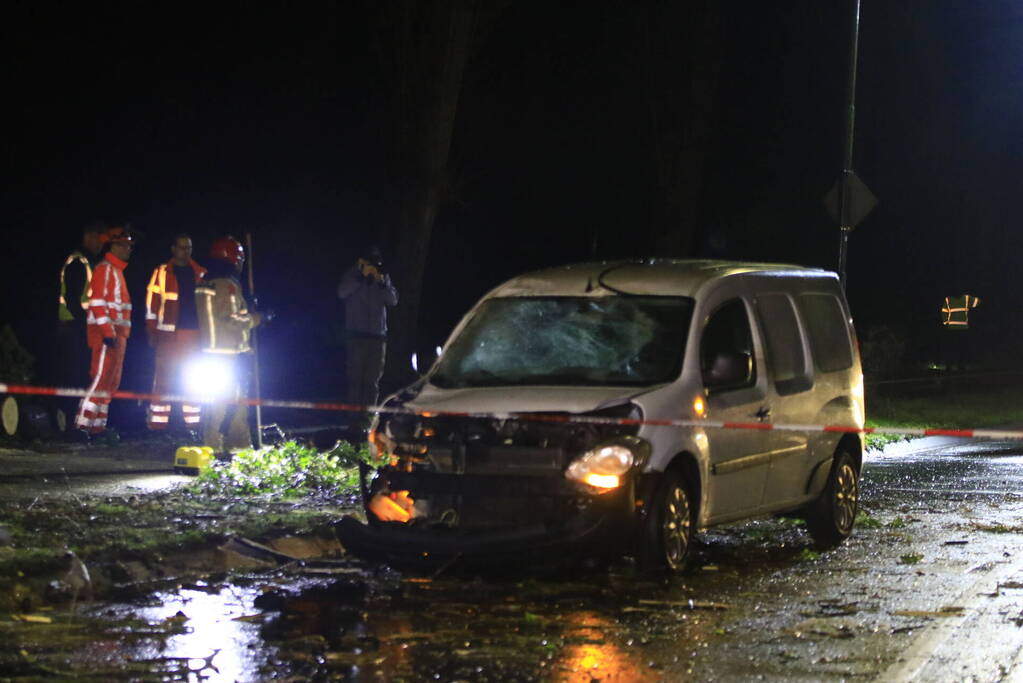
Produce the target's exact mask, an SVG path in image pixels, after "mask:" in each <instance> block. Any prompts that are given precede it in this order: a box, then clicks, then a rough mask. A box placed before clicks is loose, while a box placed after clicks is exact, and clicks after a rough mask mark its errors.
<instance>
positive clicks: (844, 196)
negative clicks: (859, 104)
mask: <svg viewBox="0 0 1023 683" xmlns="http://www.w3.org/2000/svg"><path fill="white" fill-rule="evenodd" d="M852 9H853V11H852V29H851V35H850V40H849V87H848V91H847V95H846V116H845V150H844V155H843V158H842V187H841V188H840V193H839V204H838V206H839V226H838V227H839V231H840V233H841V236H840V239H839V243H838V277H839V278H840V279H841V281H842V286H843V287H845V280H846V277H845V270H846V268H845V264H846V255H847V252H848V250H849V233H850V232H851V231H852V226H851V225H850V222H851V221H850V219H849V210H850V206H849V205H850V197H849V183H850V181H851V180H852V174H853V132H854V130H855V127H856V62H857V57H858V56H859V42H860V0H853V2H852Z"/></svg>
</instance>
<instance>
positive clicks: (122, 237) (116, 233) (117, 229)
mask: <svg viewBox="0 0 1023 683" xmlns="http://www.w3.org/2000/svg"><path fill="white" fill-rule="evenodd" d="M99 239H100V242H102V243H104V244H106V243H107V242H128V243H131V242H132V236H131V233H130V232H128V230H127V228H122V227H121V226H119V225H115V226H114V227H112V228H107V231H106V232H105V233H103V234H102V235H100V238H99Z"/></svg>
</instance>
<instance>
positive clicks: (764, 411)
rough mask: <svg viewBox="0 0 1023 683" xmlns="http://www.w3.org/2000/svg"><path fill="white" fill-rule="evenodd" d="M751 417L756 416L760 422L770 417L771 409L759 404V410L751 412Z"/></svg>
mask: <svg viewBox="0 0 1023 683" xmlns="http://www.w3.org/2000/svg"><path fill="white" fill-rule="evenodd" d="M753 417H755V418H757V419H758V420H760V421H761V422H763V421H765V420H767V419H768V418H770V417H771V409H770V407H768V406H760V410H758V411H757V412H755V413H753Z"/></svg>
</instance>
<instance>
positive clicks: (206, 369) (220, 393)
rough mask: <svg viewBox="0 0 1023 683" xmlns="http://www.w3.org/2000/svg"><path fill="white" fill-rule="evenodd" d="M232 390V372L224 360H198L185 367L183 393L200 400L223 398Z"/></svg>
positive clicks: (229, 365)
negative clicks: (197, 397) (200, 398)
mask: <svg viewBox="0 0 1023 683" xmlns="http://www.w3.org/2000/svg"><path fill="white" fill-rule="evenodd" d="M233 388H234V372H233V371H232V369H231V364H230V363H229V362H228V361H227V360H226V359H224V358H199V359H196V360H193V361H192V362H190V363H188V364H187V365H185V391H186V392H187V393H188V394H190V395H193V396H199V397H202V398H224V397H225V396H227V395H229V394H230V393H231V390H232V389H233Z"/></svg>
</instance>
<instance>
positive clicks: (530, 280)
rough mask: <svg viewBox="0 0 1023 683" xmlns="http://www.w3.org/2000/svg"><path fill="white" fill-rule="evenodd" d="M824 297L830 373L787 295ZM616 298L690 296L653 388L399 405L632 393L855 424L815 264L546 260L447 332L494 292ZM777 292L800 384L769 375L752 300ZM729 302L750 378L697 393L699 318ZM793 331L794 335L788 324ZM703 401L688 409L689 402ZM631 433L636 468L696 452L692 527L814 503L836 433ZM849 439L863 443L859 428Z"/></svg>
mask: <svg viewBox="0 0 1023 683" xmlns="http://www.w3.org/2000/svg"><path fill="white" fill-rule="evenodd" d="M807 294H819V295H829V296H833V297H835V298H836V299H837V300H838V301H839V303H840V305H841V311H842V315H843V317H844V320H845V327H846V329H845V330H844V332H843V334H844V335H846V337H847V340H848V343H849V345H850V347H851V354H852V363H851V365H850V366H849V367H847V368H843V369H840V370H838V371H833V372H822V371H820V369H819V368H816V367H815V365H814V364H815V359H814V357H813V352H812V349H811V348H810V344H809V342H808V341H807V340H808V335H807V334H806V330H805V329H803V326H804V321H803V317H802V312H801V310H800V309H799V305H798V297H799V296H801V295H807ZM622 295H626V296H628V295H643V296H672V297H690V298H692V299H693V300H694V302H695V307H694V310H693V314H692V321H691V324H690V326H689V331H688V338H687V339H686V340H679V342H680V343H683V341H684V343H685V354H684V361H683V365H682V367H683V370H682V372H681V374H680V376H679V377H678V378H676V379H675V380H674V381H671V382H669V383H667V384H661V385H658V386H654V387H639V388H637V387H571V386H522V387H520V386H511V387H494V388H487V387H480V388H458V389H441V388H439V387H436V386H434V385H431V384H430V383H429V378H430V375H429V374H427V376H426V384H425V385H424V387H423V389H422V391H421V392H420V393H419V395H418V396H417V397H416V398H415V399H413V400H411V401H409V402H407V403H406V404H405V405H407V406H408V407H409V408H411V409H414V410H422V411H452V412H469V413H509V412H522V413H529V412H567V413H587V412H591V411H594V410H598V409H600V408H604V407H609V406H612V405H616V404H618V403H622V402H626V401H631V402H632V403H634V404H636V405H638V406H639V407H640V408H641V410H642V412H643V416H644V418H646V419H651V420H673V419H677V420H700V419H705V420H708V421H715V422H717V421H727V422H743V423H757V422H763V423H776V424H793V423H795V424H807V425H843V426H848V427H858V428H862V426H863V421H864V407H863V379H862V370H861V367H860V359H859V354H858V350H857V347H856V338H855V332H854V330H853V326H852V318H851V315H850V314H849V309H848V304H847V302H846V301H845V297H844V295H843V293H842V290H841V286H840V284H839V282H838V278H837V276H836V275H835V274H834V273H832V272H830V271H826V270H820V269H815V268H806V267H802V266H794V265H786V264H769V263H737V262H727V261H711V260H672V259H650V260H646V261H642V262H637V261H614V262H612V261H609V262H601V263H586V264H579V265H572V266H565V267H561V268H551V269H547V270H541V271H537V272H533V273H528V274H525V275H522V276H519V277H516V278H514V279H512V280H509V281H508V282H505V283H503V284H501V285H500V286H498V287H496V288H494V289H493V290H492V291H490V292H489V293H488V294H487V295H486V296H484V297H483V299H481V300H480V302H479V303H478V304H477V305H476V306H475V307H474V308H473V309H472V310H470V311H469V312H468V313H467V314H466V316H465V317H463V319H462V320H461V321H460V322H459V324H458V325H457V326H456V327H455V329H454V331H453V332H452V334H451V336H450V337H449V339H448V342H447V344H445V348H446V347H447V345H448V344H450V342H451V340H453V339H455V338H456V337H457V336H458V335H459V334H460V333H461V331H462V330H463V328H464V327H465V325H466V323H467V322H468V321H469V320H471V319H472V318H473V316H474V315H475V313H476V311H477V309H478V307H479V306H480V305H481V304H483V303H484V302H485V301H487V300H489V299H493V298H504V297H558V296H571V297H616V296H622ZM765 295H773V296H777V297H786V298H787V299H788V300H789V301H790V302H791V305H792V307H793V309H794V310H795V311H797V313H796V314H795V315H796V320H798V321H799V323H798V338H799V339H800V340H801V342H800V346H801V347H802V348H801V349H800V352H801V354H802V356H803V358H804V359H805V363H806V368H805V374H806V376H807V377H806V380H805V383H806V386H805V387H802V386H799V387H797V388H796V389H793V390H789V391H782V392H779V387H778V386H777V384H776V383H775V382H774V378H773V377H772V376H771V372H770V368H771V362H770V361H771V359H770V358H769V351H768V343H767V339H766V333H765V329H766V328H765V324H766V325H770V324H771V321H765V320H763V319H761V316H760V315H759V314H758V297H764V296H765ZM735 300H740V301H741V302H742V305H743V307H744V308H745V310H746V311H747V314H748V316H749V322H750V326H751V329H750V332H751V336H752V345H753V364H754V367H755V368H756V377H755V381H754V382H753V383H752V384H751V385H749V386H746V387H743V388H740V389H736V390H733V391H726V392H719V393H715V392H708V391H706V390H705V388H704V381H703V377H702V372H701V356H700V354H701V339H702V335H703V332H704V329H705V325H706V323H707V321H708V320H709V318H710V317H711V316H712V315H713V314H714V313H715V311H717V310H718V309H719V308H720V307H721V306H722V305H724V304H725V303H728V302H731V301H735ZM791 334H792V335H797V331H795V330H793V331H792V332H791ZM697 397H702V398H704V399H705V403H706V412H705V413H704V414H703V415H699V414H697V413H696V412H695V411H694V408H693V403H694V400H695V399H696V398H697ZM638 436H639V437H640V438H642V439H644V440H646V441H647V442H649V443H650V445H651V456H650V458H649V460H648V461H647V462H646V463H645V465H644V467H643V469H644V471H645V472H663V471H665V470H666V469H667V468H668V467H670V466H671V465H672V462H673V461H675V459H676V458H678V457H679V456H686V457H691V458H693V459H694V460H695V462H696V464H697V468H698V471H699V477H700V483H699V488H700V496H699V500H700V504H699V514H698V526H699V527H700V528H704V527H707V526H712V525H714V524H719V523H724V522H728V521H732V520H736V519H742V518H746V517H750V516H754V515H758V514H766V513H771V512H779V511H787V510H793V509H796V508H798V507H799V506H801V505H804V504H806V503H807V502H809V501H812V500H814V499H815V498H816V497H817V496H818V495H819V494H820V493H821V488H822V486H823V478H822V477H819V476H815V472H816V471H817V470H818V468H820V467H825V468H826V467H828V466H829V463H830V460H831V458H832V457H833V454H834V452H835V449H836V447H837V446H838V443H839V441H840V439H842V438H843V435H842V434H838V433H823V432H818V431H788V430H784V431H783V430H757V429H749V430H742V429H717V428H707V429H701V428H695V427H694V428H680V427H665V426H656V425H643V426H641V427H640V429H639V432H638ZM844 438H847V439H850V438H851V439H856V440H857V443H858V446H859V448H858V450H857V452H859V451H861V450H862V436H861V435H859V434H855V435H847V436H845V437H844Z"/></svg>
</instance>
